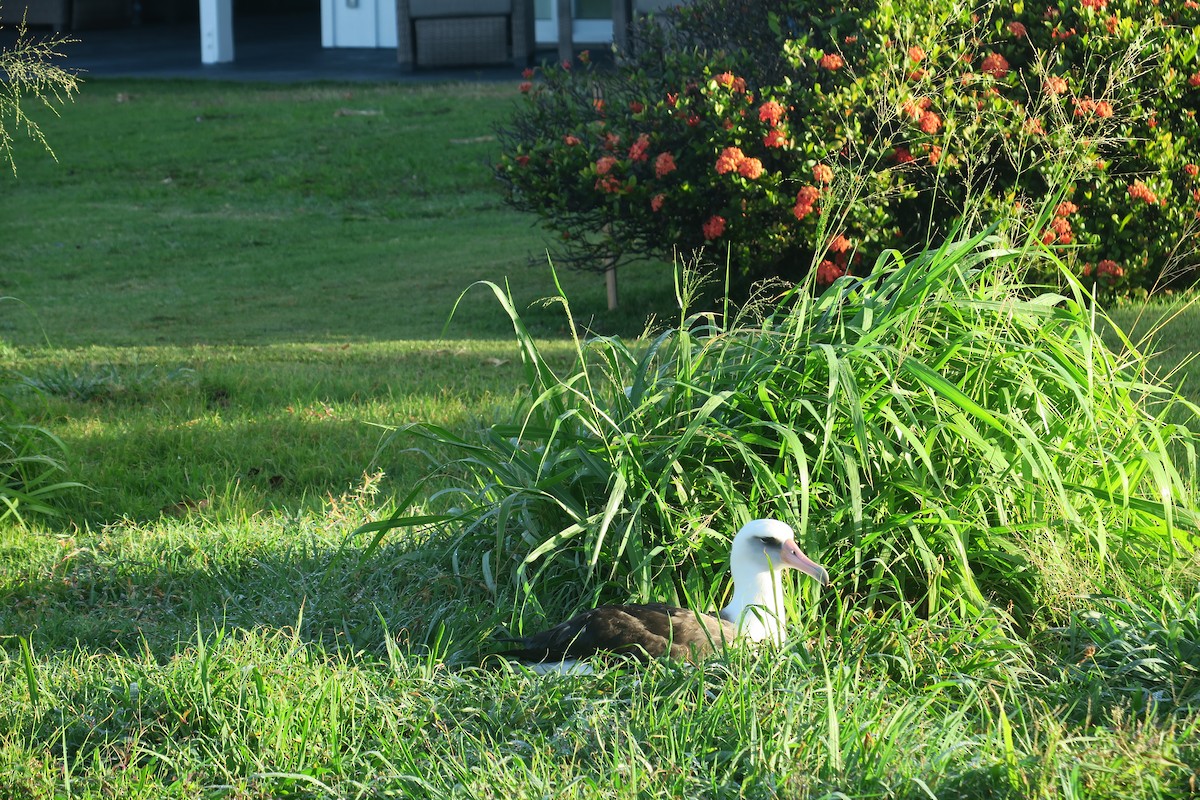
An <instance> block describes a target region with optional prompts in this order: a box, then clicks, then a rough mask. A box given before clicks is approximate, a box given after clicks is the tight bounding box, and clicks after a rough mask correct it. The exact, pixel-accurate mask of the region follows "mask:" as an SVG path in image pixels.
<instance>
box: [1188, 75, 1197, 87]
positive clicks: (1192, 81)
mask: <svg viewBox="0 0 1200 800" xmlns="http://www.w3.org/2000/svg"><path fill="white" fill-rule="evenodd" d="M1188 86H1191V87H1192V88H1196V87H1197V86H1200V72H1197V73H1196V74H1195V75H1192V76H1191V77H1190V78H1188Z"/></svg>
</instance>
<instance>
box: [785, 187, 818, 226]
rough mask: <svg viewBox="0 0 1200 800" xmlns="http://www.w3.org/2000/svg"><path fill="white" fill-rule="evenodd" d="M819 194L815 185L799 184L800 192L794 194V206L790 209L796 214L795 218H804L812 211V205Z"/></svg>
mask: <svg viewBox="0 0 1200 800" xmlns="http://www.w3.org/2000/svg"><path fill="white" fill-rule="evenodd" d="M820 196H821V190H820V189H818V188H817V187H815V186H801V187H800V192H799V193H798V194H797V195H796V206H795V208H793V209H792V213H793V214H795V215H796V219H797V220H801V219H804V218H805V217H807V216H808V215H809V214H811V213H812V211H813V205H814V204H815V203H816V202H817V199H818V198H819V197H820Z"/></svg>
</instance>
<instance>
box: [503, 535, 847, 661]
mask: <svg viewBox="0 0 1200 800" xmlns="http://www.w3.org/2000/svg"><path fill="white" fill-rule="evenodd" d="M784 569H796V570H799V571H800V572H802V573H804V574H805V575H808V576H809V577H811V578H813V579H814V580H816V581H817V582H818V583H819V584H821V585H822V586H824V585H826V584H828V583H829V573H828V572H827V571H826V570H825V568H824V567H823V566H821V565H820V564H818V563H816V562H815V561H813V560H812V559H811V558H809V557H808V556H806V555H805V554H804V553H803V552H802V551H801V550H800V548H799V547H798V546H797V545H796V538H795V532H794V531H793V530H792V528H791V526H789V525H788V524H787V523H785V522H781V521H779V520H775V519H756V520H752V521H751V522H748V523H746V524H745V525H743V526H742V528H741V529H740V530H739V531H738V532H737V535H736V536H734V537H733V543H732V544H731V546H730V550H729V571H730V574H731V576H732V578H733V596H732V598H731V599H730V601H729V604H728V605H727V606H725V607H724V608H723V609H721V611H720V612H719V613H716V614H714V613H711V612H700V611H693V610H689V609H685V608H678V607H676V606H672V605H668V604H665V603H645V604H638V605H603V606H597V607H595V608H593V609H591V610H590V611H585V612H583V613H581V614H577V615H576V616H574V617H571V618H570V619H568V620H566V621H565V622H562V623H559V624H558V625H555V626H554V627H552V628H548V629H546V630H543V631H539V632H538V633H534V634H532V635H530V636H524V637H515V638H511V639H506V640H504V641H506V642H509V643H512V644H515V645H516V647H513V648H511V649H508V650H505V651H503V652H499V653H496V654H495V655H498V656H500V657H502V658H505V659H508V660H511V661H517V662H520V663H523V664H525V665H526V666H528V667H529V668H531V669H533V670H534V671H535V672H543V673H545V672H590V671H591V670H590V668H589V667H588V666H587V660H588V659H589V658H590V657H591V656H594V655H599V654H605V653H608V654H617V655H628V656H632V657H634V658H635V659H638V660H641V661H647V660H650V659H658V658H663V657H668V658H671V659H675V660H683V661H690V662H693V663H695V662H698V661H701V660H703V659H705V658H708V657H710V656H712V655H714V654H715V653H717V652H719V651H720V649H721V648H722V647H723V646H724V645H725V644H727V643H731V642H733V641H736V640H747V641H750V642H763V641H770V642H773V643H775V644H776V645H779V644H782V643H783V640H784V638H785V637H784V623H785V612H784V599H783V582H782V580H781V577H782V575H781V573H782V571H783V570H784Z"/></svg>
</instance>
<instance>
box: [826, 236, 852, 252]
mask: <svg viewBox="0 0 1200 800" xmlns="http://www.w3.org/2000/svg"><path fill="white" fill-rule="evenodd" d="M849 250H850V240H849V239H847V238H846V237H845V236H843V235H842V234H840V233H839V234H838V235H837V236H835V237H833V239H832V240H830V242H829V252H831V253H845V252H848V251H849Z"/></svg>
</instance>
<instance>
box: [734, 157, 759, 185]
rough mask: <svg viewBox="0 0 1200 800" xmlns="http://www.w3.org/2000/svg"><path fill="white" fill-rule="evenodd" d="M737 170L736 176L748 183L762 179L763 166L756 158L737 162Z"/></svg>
mask: <svg viewBox="0 0 1200 800" xmlns="http://www.w3.org/2000/svg"><path fill="white" fill-rule="evenodd" d="M737 170H738V175H741V176H742V177H743V178H745V179H746V180H748V181H753V180H757V179H758V178H761V177H762V174H763V165H762V162H761V161H759V160H758V159H757V158H743V159H742V160H741V161H739V162H738V167H737Z"/></svg>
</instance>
